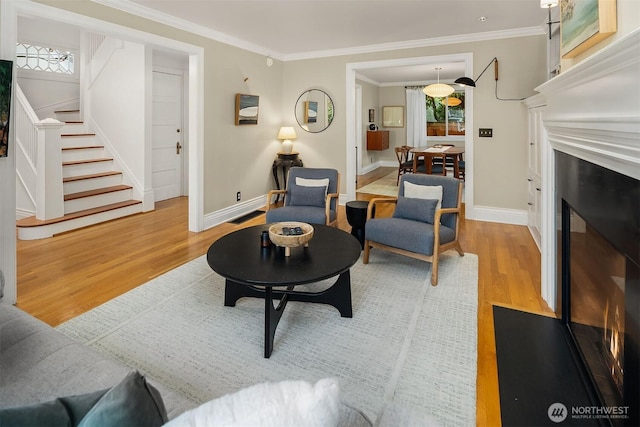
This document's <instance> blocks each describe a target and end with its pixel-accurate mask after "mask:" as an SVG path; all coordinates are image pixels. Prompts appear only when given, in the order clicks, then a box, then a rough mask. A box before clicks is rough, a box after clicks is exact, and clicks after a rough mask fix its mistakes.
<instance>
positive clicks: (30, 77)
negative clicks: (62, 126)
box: [16, 17, 81, 119]
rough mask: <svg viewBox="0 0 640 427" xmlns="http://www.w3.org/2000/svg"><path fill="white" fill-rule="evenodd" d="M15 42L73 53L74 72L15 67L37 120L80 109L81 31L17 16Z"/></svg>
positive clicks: (67, 26) (19, 82) (19, 81)
mask: <svg viewBox="0 0 640 427" xmlns="http://www.w3.org/2000/svg"><path fill="white" fill-rule="evenodd" d="M18 42H20V43H27V44H32V45H35V46H41V47H46V48H49V47H51V48H58V49H63V50H69V51H71V52H73V53H74V55H75V61H74V65H75V73H74V75H62V74H55V73H45V72H41V71H29V70H16V71H17V75H18V84H19V85H20V87H21V88H22V91H23V92H24V94H25V95H26V96H27V99H29V102H30V104H31V106H32V107H33V109H34V111H35V112H36V114H37V115H38V117H39V118H40V119H45V118H47V117H53V118H55V115H54V113H53V112H54V111H55V110H67V109H77V108H79V96H80V88H79V85H80V78H79V76H80V72H81V67H80V65H81V58H80V56H79V51H80V31H79V29H78V28H77V27H74V26H70V25H59V24H57V23H55V22H50V21H42V20H35V19H31V18H25V17H20V18H19V19H18Z"/></svg>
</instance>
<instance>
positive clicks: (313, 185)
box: [266, 167, 340, 226]
mask: <svg viewBox="0 0 640 427" xmlns="http://www.w3.org/2000/svg"><path fill="white" fill-rule="evenodd" d="M339 190H340V174H339V173H338V171H337V170H335V169H321V168H303V167H292V168H291V169H289V174H288V176H287V184H286V187H285V190H272V191H269V194H267V217H266V221H267V223H271V222H282V221H301V222H306V223H309V224H326V225H334V226H335V225H336V224H337V220H338V196H339V194H340V191H339ZM276 194H284V206H282V207H279V208H273V207H272V206H271V200H272V197H273V196H274V195H276Z"/></svg>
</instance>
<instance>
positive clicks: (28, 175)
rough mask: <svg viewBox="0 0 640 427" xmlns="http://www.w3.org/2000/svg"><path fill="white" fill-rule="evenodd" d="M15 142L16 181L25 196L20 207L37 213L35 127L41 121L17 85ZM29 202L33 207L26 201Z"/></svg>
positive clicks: (27, 211)
mask: <svg viewBox="0 0 640 427" xmlns="http://www.w3.org/2000/svg"><path fill="white" fill-rule="evenodd" d="M15 93H16V101H17V102H16V107H15V111H14V115H15V135H16V138H15V141H16V179H17V180H18V185H21V189H22V191H24V192H23V194H24V196H25V198H24V199H23V200H24V202H23V205H21V206H18V208H20V209H21V211H22V212H23V213H27V215H28V213H29V212H32V213H35V207H36V180H37V171H36V165H37V164H38V130H37V129H36V127H35V123H37V122H38V121H39V120H40V119H38V116H37V115H36V113H35V112H34V111H33V108H32V107H31V104H30V103H29V101H28V100H27V98H26V96H25V95H24V92H22V89H21V88H20V85H16V91H15ZM27 200H29V202H30V203H31V205H29V204H28V203H27V202H26V201H27Z"/></svg>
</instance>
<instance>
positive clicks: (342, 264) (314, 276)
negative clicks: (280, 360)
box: [207, 224, 360, 358]
mask: <svg viewBox="0 0 640 427" xmlns="http://www.w3.org/2000/svg"><path fill="white" fill-rule="evenodd" d="M270 225H271V224H266V225H256V226H253V227H248V228H243V229H241V230H238V231H234V232H233V233H230V234H227V235H225V236H223V237H221V238H220V239H218V240H217V241H215V242H214V243H213V244H212V245H211V247H210V248H209V250H208V252H207V262H208V263H209V266H210V267H211V268H212V269H213V270H214V271H215V272H216V273H218V274H219V275H221V276H222V277H224V278H225V279H226V281H225V291H224V305H225V306H229V307H234V306H235V305H236V301H238V300H239V299H240V298H242V297H255V298H264V299H265V325H264V328H265V329H264V333H265V343H264V357H267V358H268V357H269V356H271V352H272V351H273V337H274V335H275V332H276V327H277V326H278V322H279V321H280V317H281V316H282V313H283V312H284V309H285V307H286V305H287V302H288V301H303V302H313V303H321V304H329V305H331V306H333V307H335V308H337V309H338V311H339V312H340V315H341V316H342V317H352V307H351V276H350V273H349V269H350V268H351V266H353V265H354V264H355V263H356V261H357V260H358V258H359V257H360V244H359V242H358V240H357V239H355V238H354V237H353V236H351V235H350V234H349V233H346V232H344V231H342V230H340V229H338V228H334V227H329V226H326V225H318V224H314V225H313V228H314V233H313V238H312V239H311V241H309V245H308V246H307V247H304V246H300V247H296V248H291V254H290V256H285V255H284V248H279V247H276V246H274V245H271V246H269V247H267V248H263V247H261V244H260V236H261V234H262V232H263V231H266V230H268V229H269V226H270ZM335 276H338V278H337V280H336V282H335V283H334V284H333V285H332V286H331V287H330V288H328V289H326V290H324V291H320V292H304V291H294V290H293V289H294V287H295V286H297V285H303V284H307V283H314V282H319V281H321V280H324V279H329V278H332V277H335ZM274 288H276V289H274ZM282 288H284V289H282ZM274 300H279V302H278V305H277V307H274Z"/></svg>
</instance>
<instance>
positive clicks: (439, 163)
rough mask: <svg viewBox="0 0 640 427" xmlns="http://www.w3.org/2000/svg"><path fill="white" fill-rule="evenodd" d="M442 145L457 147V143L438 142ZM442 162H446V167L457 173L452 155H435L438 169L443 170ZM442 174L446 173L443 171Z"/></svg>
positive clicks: (434, 160) (435, 164)
mask: <svg viewBox="0 0 640 427" xmlns="http://www.w3.org/2000/svg"><path fill="white" fill-rule="evenodd" d="M438 145H440V146H441V147H455V144H438ZM442 164H444V167H445V169H448V170H449V171H451V174H452V175H455V173H454V163H453V159H452V158H451V157H447V156H443V157H434V158H433V165H434V166H438V170H440V171H441V170H442V169H441V167H442ZM442 175H446V172H445V173H442Z"/></svg>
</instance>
